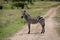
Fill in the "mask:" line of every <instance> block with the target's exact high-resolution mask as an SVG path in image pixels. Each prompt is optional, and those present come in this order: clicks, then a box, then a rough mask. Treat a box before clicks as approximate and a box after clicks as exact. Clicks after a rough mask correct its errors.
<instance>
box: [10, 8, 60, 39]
mask: <svg viewBox="0 0 60 40" xmlns="http://www.w3.org/2000/svg"><path fill="white" fill-rule="evenodd" d="M56 10H57V9H56V8H51V9H50V10H48V12H46V15H44V16H43V17H47V18H46V21H45V22H46V26H45V30H46V32H45V33H44V34H41V33H40V32H41V25H40V24H39V23H37V24H31V34H27V32H28V26H27V24H26V25H24V28H23V29H22V30H20V31H19V32H17V33H16V34H15V35H14V36H12V37H10V38H9V39H10V40H60V38H59V37H58V36H57V34H56V32H55V30H54V28H55V27H56V24H55V23H56V22H55V21H54V19H53V18H54V17H55V15H56Z"/></svg>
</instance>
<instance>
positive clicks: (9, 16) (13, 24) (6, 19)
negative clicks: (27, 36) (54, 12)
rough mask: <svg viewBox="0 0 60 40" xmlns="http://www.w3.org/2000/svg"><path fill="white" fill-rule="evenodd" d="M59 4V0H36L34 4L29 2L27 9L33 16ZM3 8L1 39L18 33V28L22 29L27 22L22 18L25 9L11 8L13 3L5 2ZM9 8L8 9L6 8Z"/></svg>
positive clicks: (0, 12)
mask: <svg viewBox="0 0 60 40" xmlns="http://www.w3.org/2000/svg"><path fill="white" fill-rule="evenodd" d="M56 4H58V3H57V2H54V3H53V2H34V5H31V4H29V5H28V7H29V9H27V8H26V7H25V10H26V11H27V13H29V14H30V15H31V16H38V15H39V16H40V15H44V14H45V13H46V11H47V10H48V9H50V8H51V6H53V5H56ZM3 8H4V9H3V10H0V40H6V37H9V36H11V35H13V34H14V33H16V32H17V31H18V30H20V29H22V26H23V25H24V24H25V23H26V22H25V20H24V19H21V18H20V17H21V13H22V12H21V11H22V10H24V9H20V8H19V9H16V7H14V8H15V9H13V10H12V9H11V5H10V3H9V4H3ZM6 9H7V10H6Z"/></svg>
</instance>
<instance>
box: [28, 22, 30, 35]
mask: <svg viewBox="0 0 60 40" xmlns="http://www.w3.org/2000/svg"><path fill="white" fill-rule="evenodd" d="M28 29H29V30H28V34H30V24H29V23H28Z"/></svg>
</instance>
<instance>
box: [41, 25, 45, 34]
mask: <svg viewBox="0 0 60 40" xmlns="http://www.w3.org/2000/svg"><path fill="white" fill-rule="evenodd" d="M44 32H45V25H42V31H41V34H42V33H44Z"/></svg>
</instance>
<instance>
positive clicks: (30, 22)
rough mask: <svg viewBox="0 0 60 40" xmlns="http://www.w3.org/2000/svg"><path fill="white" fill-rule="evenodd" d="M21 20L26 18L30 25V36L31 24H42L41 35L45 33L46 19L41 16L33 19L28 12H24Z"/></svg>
mask: <svg viewBox="0 0 60 40" xmlns="http://www.w3.org/2000/svg"><path fill="white" fill-rule="evenodd" d="M21 18H24V19H25V20H26V22H27V24H28V29H29V30H28V34H30V24H37V23H40V24H41V27H42V31H41V34H42V33H43V34H44V32H45V19H44V18H43V17H41V16H36V17H31V16H30V15H29V14H28V13H27V12H26V10H24V11H23V13H22V16H21Z"/></svg>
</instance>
